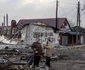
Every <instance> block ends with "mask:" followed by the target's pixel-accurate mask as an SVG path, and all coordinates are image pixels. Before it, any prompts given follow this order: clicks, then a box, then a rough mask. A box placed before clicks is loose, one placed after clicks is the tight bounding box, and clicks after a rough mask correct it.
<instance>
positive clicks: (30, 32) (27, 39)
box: [21, 24, 59, 45]
mask: <svg viewBox="0 0 85 70" xmlns="http://www.w3.org/2000/svg"><path fill="white" fill-rule="evenodd" d="M21 34H22V36H21V40H24V42H23V43H24V44H30V45H31V44H32V43H33V42H34V41H35V40H36V38H37V37H39V38H40V42H41V44H42V43H43V42H45V41H46V40H47V37H48V36H50V37H51V39H52V41H53V44H57V43H58V40H57V38H59V35H58V33H56V34H55V33H54V31H53V29H52V28H51V27H47V26H41V25H32V24H29V25H27V26H25V27H24V28H23V29H22V30H21ZM37 35H38V36H37Z"/></svg>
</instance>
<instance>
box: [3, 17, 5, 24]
mask: <svg viewBox="0 0 85 70" xmlns="http://www.w3.org/2000/svg"><path fill="white" fill-rule="evenodd" d="M3 26H5V16H4V23H3Z"/></svg>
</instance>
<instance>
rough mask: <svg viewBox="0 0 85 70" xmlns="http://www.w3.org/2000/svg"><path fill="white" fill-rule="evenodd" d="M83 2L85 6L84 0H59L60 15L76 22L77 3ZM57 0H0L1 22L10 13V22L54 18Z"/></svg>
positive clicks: (82, 21)
mask: <svg viewBox="0 0 85 70" xmlns="http://www.w3.org/2000/svg"><path fill="white" fill-rule="evenodd" d="M78 1H80V2H81V8H83V4H84V0H59V10H58V17H67V19H68V20H70V21H73V22H75V23H76V10H77V3H78ZM55 10H56V0H0V22H3V16H5V14H6V13H8V14H9V24H10V21H11V20H12V19H15V20H16V21H17V22H18V21H19V20H20V19H32V18H33V19H35V18H38V19H39V18H54V17H55V14H56V12H55ZM84 13H85V12H84V11H81V18H82V20H81V25H82V26H84V25H85V24H84V22H85V20H84V17H85V14H84Z"/></svg>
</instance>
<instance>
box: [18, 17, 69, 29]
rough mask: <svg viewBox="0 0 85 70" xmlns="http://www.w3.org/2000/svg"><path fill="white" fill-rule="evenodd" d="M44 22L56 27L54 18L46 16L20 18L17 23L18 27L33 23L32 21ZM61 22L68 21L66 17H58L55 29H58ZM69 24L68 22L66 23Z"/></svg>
mask: <svg viewBox="0 0 85 70" xmlns="http://www.w3.org/2000/svg"><path fill="white" fill-rule="evenodd" d="M39 22H41V23H44V24H46V25H48V26H50V27H53V28H56V18H46V19H21V20H20V21H19V22H18V23H17V27H18V28H19V29H21V28H23V26H24V25H27V24H34V23H39ZM63 23H68V20H67V19H66V18H58V23H57V29H60V28H61V26H62V25H63ZM68 24H69V23H68Z"/></svg>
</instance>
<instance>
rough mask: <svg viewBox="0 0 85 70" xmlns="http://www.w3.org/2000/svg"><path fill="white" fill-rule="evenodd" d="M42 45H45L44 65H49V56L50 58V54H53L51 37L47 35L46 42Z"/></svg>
mask: <svg viewBox="0 0 85 70" xmlns="http://www.w3.org/2000/svg"><path fill="white" fill-rule="evenodd" d="M44 47H45V56H46V65H47V66H48V67H51V65H50V58H51V56H52V54H53V49H54V47H53V45H52V41H51V38H50V37H48V39H47V41H46V44H45V45H44Z"/></svg>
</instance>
